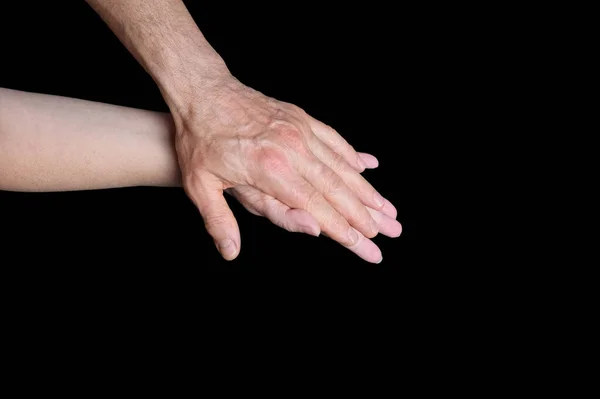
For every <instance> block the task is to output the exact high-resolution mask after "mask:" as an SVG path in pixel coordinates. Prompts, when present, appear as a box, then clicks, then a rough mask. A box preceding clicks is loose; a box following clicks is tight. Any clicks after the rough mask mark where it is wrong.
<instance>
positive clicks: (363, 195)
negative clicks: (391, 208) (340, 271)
mask: <svg viewBox="0 0 600 399" xmlns="http://www.w3.org/2000/svg"><path fill="white" fill-rule="evenodd" d="M308 145H309V147H310V149H311V151H312V152H313V154H314V155H315V156H316V157H317V158H318V159H319V160H320V161H321V162H323V163H324V164H325V165H327V166H328V167H329V168H330V169H331V170H333V171H335V172H336V174H337V175H338V176H339V177H340V178H341V179H342V181H343V182H344V183H345V184H346V186H348V187H349V189H350V190H351V191H352V192H353V194H354V196H356V197H357V198H358V199H359V200H360V201H361V202H362V203H363V204H365V205H366V206H368V207H371V208H373V209H377V210H381V209H382V208H383V206H384V205H385V198H383V196H381V194H379V193H378V192H377V190H375V188H373V186H372V185H371V184H370V183H369V182H368V181H367V180H366V179H365V178H364V177H363V176H362V175H361V174H360V173H358V172H357V171H356V170H354V169H353V168H351V167H350V166H349V165H348V164H347V163H346V162H345V160H344V158H342V156H341V155H339V154H337V153H335V152H333V151H332V150H331V148H329V147H327V146H326V145H325V144H323V142H321V141H320V140H318V139H316V138H313V139H310V140H308ZM363 234H365V233H364V232H363ZM365 235H366V236H368V237H371V236H369V235H368V234H365Z"/></svg>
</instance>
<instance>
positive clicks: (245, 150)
mask: <svg viewBox="0 0 600 399" xmlns="http://www.w3.org/2000/svg"><path fill="white" fill-rule="evenodd" d="M185 103H186V107H185V108H183V109H182V108H179V109H177V111H176V112H172V114H173V117H174V121H175V126H176V140H175V147H176V150H177V155H178V160H179V166H180V169H181V172H182V183H183V187H184V189H185V191H186V193H187V195H188V196H189V197H190V199H191V200H192V201H193V202H194V204H195V205H196V206H197V207H198V209H199V211H200V213H201V214H202V217H203V219H204V222H205V226H206V229H207V231H208V233H209V234H210V235H211V236H212V237H213V239H214V241H215V244H216V246H217V248H218V249H219V251H220V252H221V254H222V256H223V257H224V258H225V259H227V260H231V259H234V258H235V257H236V256H237V255H238V254H239V251H240V233H239V227H238V225H237V222H236V219H235V217H234V215H233V213H232V212H231V210H230V208H229V206H228V205H227V202H226V200H225V198H224V192H228V193H229V194H231V195H233V196H234V197H235V198H236V199H237V200H238V201H240V203H241V204H242V205H244V207H245V208H246V209H247V210H248V211H250V212H251V213H253V214H255V215H260V216H265V217H267V218H268V219H269V220H270V221H272V222H273V223H274V224H276V225H278V226H280V227H282V228H284V229H286V230H288V231H292V232H304V233H308V234H312V235H315V236H318V235H319V234H320V233H323V234H325V235H327V236H329V237H330V238H332V239H333V240H335V241H337V242H339V243H340V244H342V245H343V246H345V247H347V248H348V249H350V250H351V251H353V252H354V253H356V254H357V255H358V256H360V257H361V258H363V259H364V260H366V261H368V262H373V263H379V262H380V261H381V259H382V255H381V251H380V250H379V248H378V247H377V246H376V245H375V244H374V243H373V242H372V241H371V240H370V239H369V238H373V237H374V236H375V235H377V234H378V233H382V234H384V235H387V236H389V237H398V236H399V235H400V233H401V230H402V227H401V225H400V223H398V222H397V221H396V220H395V218H396V215H397V212H396V209H395V208H394V206H393V205H392V204H391V203H390V202H389V201H387V200H386V199H384V198H383V197H382V196H381V195H380V194H379V193H378V192H377V191H376V190H375V189H374V188H373V187H372V186H371V184H369V182H367V180H365V179H364V178H363V176H362V175H361V174H360V173H361V172H363V171H364V170H365V168H375V167H377V166H378V161H377V159H376V158H375V157H373V156H372V155H369V154H364V153H357V152H356V151H355V150H354V149H353V148H352V146H350V145H349V144H348V143H347V142H346V141H345V140H344V139H343V138H342V137H341V136H340V135H339V134H338V133H337V132H336V131H335V130H333V129H332V128H331V127H329V126H327V125H325V124H324V123H322V122H320V121H318V120H316V119H314V118H312V117H311V116H309V115H308V114H307V113H306V112H304V111H303V110H302V109H300V108H299V107H297V106H295V105H293V104H289V103H285V102H281V101H278V100H276V99H273V98H271V97H268V96H265V95H264V94H262V93H260V92H258V91H256V90H254V89H252V88H249V87H247V86H245V85H243V84H242V83H241V82H239V81H238V80H237V79H235V78H234V77H233V76H231V75H225V76H223V77H220V78H218V79H215V80H213V81H211V84H209V85H206V87H205V88H204V89H203V90H202V91H201V98H197V97H196V96H190V98H189V99H188V101H186V102H185Z"/></svg>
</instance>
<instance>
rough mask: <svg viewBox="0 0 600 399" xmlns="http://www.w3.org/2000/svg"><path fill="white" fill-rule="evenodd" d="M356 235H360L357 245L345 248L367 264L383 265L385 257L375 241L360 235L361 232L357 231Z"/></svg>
mask: <svg viewBox="0 0 600 399" xmlns="http://www.w3.org/2000/svg"><path fill="white" fill-rule="evenodd" d="M356 233H357V235H358V240H357V241H356V244H354V245H344V246H345V247H346V248H348V249H349V250H350V251H352V252H354V253H355V254H356V255H358V256H359V257H361V258H362V259H364V260H366V261H367V262H371V263H381V261H382V260H383V256H382V255H381V250H380V249H379V247H378V246H377V245H375V243H374V242H373V241H371V240H369V239H368V238H367V237H365V236H363V235H362V234H360V232H358V231H357V232H356Z"/></svg>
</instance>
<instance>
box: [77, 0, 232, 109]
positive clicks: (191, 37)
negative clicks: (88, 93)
mask: <svg viewBox="0 0 600 399" xmlns="http://www.w3.org/2000/svg"><path fill="white" fill-rule="evenodd" d="M87 2H88V4H89V5H90V6H91V7H92V8H93V9H94V10H95V11H96V12H97V13H98V14H99V15H100V16H101V17H102V19H103V20H104V21H105V22H106V24H107V25H108V26H109V27H110V28H111V30H112V31H113V32H114V33H115V34H116V35H117V37H118V38H119V39H120V40H121V42H122V43H123V44H124V45H125V46H126V47H127V49H128V50H129V51H130V52H131V53H132V54H133V56H134V57H135V58H136V59H137V61H138V62H139V63H140V64H141V65H142V66H143V67H144V68H145V69H146V71H147V72H148V73H149V74H150V75H151V76H152V78H153V79H154V80H155V82H156V83H157V84H158V86H159V88H160V90H161V92H162V94H163V97H164V98H165V101H166V102H167V104H168V105H169V107H170V108H171V111H172V112H173V111H177V110H180V111H182V112H185V110H183V108H185V107H186V102H187V101H188V100H189V99H191V98H194V96H196V92H197V91H201V90H203V88H205V87H206V86H207V85H210V84H211V83H213V82H214V81H218V80H219V79H220V77H222V76H226V75H228V74H229V71H228V70H227V67H226V65H225V63H224V61H223V59H222V58H221V57H220V56H219V55H218V54H217V53H216V51H215V50H214V49H213V48H212V46H211V45H210V44H209V43H208V42H207V41H206V39H205V38H204V35H203V34H202V33H201V32H200V29H199V28H198V26H197V25H196V23H195V22H194V20H193V19H192V17H191V15H190V14H189V12H188V10H187V8H186V7H185V4H184V3H183V2H182V1H181V0H87Z"/></svg>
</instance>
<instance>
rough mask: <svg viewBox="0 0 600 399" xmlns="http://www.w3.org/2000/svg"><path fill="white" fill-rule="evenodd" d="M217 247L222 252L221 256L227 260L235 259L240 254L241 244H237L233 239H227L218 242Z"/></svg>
mask: <svg viewBox="0 0 600 399" xmlns="http://www.w3.org/2000/svg"><path fill="white" fill-rule="evenodd" d="M216 245H217V249H218V250H219V252H220V253H221V256H222V257H223V259H225V260H229V261H231V260H234V259H235V258H237V256H238V254H239V245H237V244H236V243H235V242H234V241H233V240H232V239H229V238H228V239H225V240H222V241H220V242H217V243H216Z"/></svg>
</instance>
